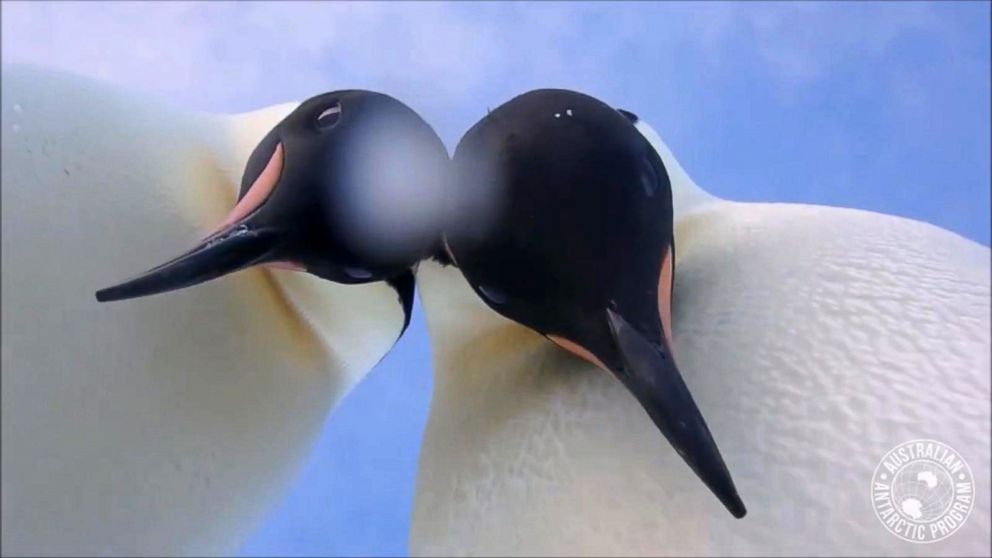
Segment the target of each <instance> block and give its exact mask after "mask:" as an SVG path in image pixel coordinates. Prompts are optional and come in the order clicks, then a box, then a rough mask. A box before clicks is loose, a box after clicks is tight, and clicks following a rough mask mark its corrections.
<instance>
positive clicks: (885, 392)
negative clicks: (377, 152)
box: [410, 90, 992, 556]
mask: <svg viewBox="0 0 992 558" xmlns="http://www.w3.org/2000/svg"><path fill="white" fill-rule="evenodd" d="M634 134H639V135H640V136H641V137H642V138H643V140H644V142H646V143H647V145H649V146H650V148H651V150H652V151H653V152H654V155H652V153H651V151H647V148H645V143H644V142H640V141H635V139H636V138H635V135H634ZM656 157H657V158H656ZM453 167H454V168H453V170H454V172H455V178H456V181H455V185H456V187H455V188H453V190H455V191H454V192H453V193H452V194H451V195H452V196H453V198H454V201H453V202H452V206H453V207H455V208H456V209H455V210H453V211H452V214H453V215H455V216H458V215H459V214H461V213H464V210H465V208H470V209H472V210H474V211H476V212H477V213H473V214H471V215H470V217H469V218H465V217H449V220H451V221H454V224H449V225H446V227H445V231H444V241H445V242H444V246H445V248H444V249H443V250H441V251H439V252H438V253H437V254H436V255H435V257H434V258H432V259H431V260H428V261H425V262H422V263H421V264H420V266H419V267H418V268H417V286H418V291H419V293H420V297H421V301H422V305H423V308H424V312H425V318H426V320H427V325H428V329H429V333H430V339H431V343H432V352H433V355H434V369H435V379H434V392H433V395H432V400H431V407H430V414H429V417H428V422H427V428H426V431H425V434H424V441H423V446H422V450H421V456H420V464H419V470H418V477H417V493H416V498H415V505H414V513H413V520H412V526H411V533H410V552H411V554H412V555H417V556H424V555H447V554H460V555H795V554H809V553H815V554H824V555H838V554H845V555H877V554H915V555H933V554H934V553H938V554H942V555H987V554H988V551H989V547H988V540H989V535H990V531H989V524H990V522H989V517H990V516H989V511H990V510H989V502H988V501H987V499H983V498H976V500H975V506H974V509H973V510H972V512H971V516H970V518H968V519H967V522H966V524H965V525H963V526H962V527H961V529H960V530H959V531H958V532H957V533H955V534H954V535H953V536H951V537H949V538H947V539H945V540H943V541H941V542H940V543H935V544H933V545H914V544H911V543H907V542H906V541H903V540H901V539H899V538H898V537H895V536H893V535H892V534H890V533H889V532H888V531H887V530H886V528H885V527H884V526H883V525H882V524H881V523H880V522H879V520H878V519H877V518H876V516H875V512H874V509H873V507H872V501H871V493H870V489H871V485H870V483H871V480H872V474H873V471H874V468H875V467H876V466H877V465H878V464H879V462H880V460H881V459H882V458H883V457H884V456H885V454H886V452H888V451H889V450H890V449H891V448H893V447H894V446H896V445H897V444H899V443H901V442H904V441H907V440H912V439H918V438H932V439H936V440H939V441H941V442H944V443H946V444H948V445H950V446H952V447H954V448H955V449H956V450H958V451H959V452H960V453H961V454H962V457H963V458H964V459H965V460H966V461H967V462H968V463H969V464H970V466H971V470H972V471H974V473H975V486H974V490H975V494H987V493H988V491H989V488H990V461H989V455H990V440H989V429H988V423H989V420H990V409H989V405H988V400H989V397H990V386H989V376H988V370H989V365H990V362H989V357H988V355H989V353H990V348H992V343H990V335H989V329H990V328H989V326H990V313H989V307H990V289H989V282H990V277H989V263H990V257H989V256H990V255H989V251H988V249H987V248H986V247H983V246H980V245H977V244H975V243H974V242H971V241H969V240H966V239H963V238H961V237H960V236H958V235H956V234H953V233H950V232H948V231H945V230H942V229H939V228H937V227H934V226H931V225H928V224H925V223H920V222H916V221H912V220H909V219H904V218H899V217H894V216H889V215H882V214H877V213H871V212H866V211H859V210H852V209H844V208H834V207H821V206H810V205H799V204H763V203H736V202H731V201H725V200H721V199H719V198H717V197H715V196H713V195H711V194H709V193H707V192H706V191H704V190H703V189H702V188H700V187H699V186H697V185H696V184H695V182H694V181H693V180H692V179H691V178H690V177H689V175H688V173H687V172H686V171H685V170H684V169H683V168H682V166H681V165H680V164H679V162H678V161H677V160H676V159H675V157H674V156H673V154H672V152H671V151H670V150H669V149H668V148H667V146H665V144H664V143H663V142H662V141H661V139H660V137H659V136H658V134H657V133H656V132H655V131H654V129H653V128H652V127H651V126H650V125H648V124H647V123H646V122H645V121H643V120H642V119H640V118H638V116H636V114H635V112H632V111H627V110H622V109H615V110H614V109H610V108H609V106H606V105H605V103H601V102H598V101H596V100H595V99H592V98H590V97H588V96H585V95H582V94H579V93H576V92H568V91H560V90H538V91H534V92H530V93H526V94H524V95H521V96H519V97H517V98H515V99H513V100H510V101H508V102H507V103H506V104H504V105H502V106H500V107H499V108H496V109H495V110H493V111H492V112H491V113H490V114H488V115H487V116H485V117H484V118H483V119H482V120H481V121H480V122H479V123H478V124H476V125H475V126H473V127H472V128H471V129H470V130H469V131H468V132H467V133H466V134H465V137H464V138H463V139H462V141H461V142H460V143H459V145H458V148H457V149H456V151H455V155H454V157H453ZM668 184H670V186H671V194H670V195H671V202H670V203H671V211H672V216H671V217H669V215H668V214H667V211H668V209H667V208H665V207H664V206H665V205H666V204H667V203H668V202H667V195H669V194H667V192H666V191H665V188H666V187H667V185H668ZM652 185H653V186H654V187H652ZM459 189H461V190H465V191H466V192H462V191H460V190H459ZM461 198H464V199H467V200H469V201H463V200H462V199H461ZM617 198H619V199H617ZM480 200H481V201H480ZM659 207H660V208H659ZM621 212H623V213H621ZM669 218H672V219H673V220H674V231H672V232H670V231H669V228H668V227H669V226H670V225H669V223H668V222H667V219H669ZM649 235H655V236H654V237H651V238H645V236H649ZM670 240H674V243H673V244H672V245H671V246H669V245H668V242H669V241H670ZM669 254H671V260H670V264H669V263H667V262H669ZM676 254H677V255H678V260H677V263H678V265H677V266H676V265H675V264H676V260H675V255H676ZM668 265H671V279H670V281H671V285H669V284H668V280H669V279H668V276H667V274H666V273H665V270H667V269H668ZM638 266H640V267H638ZM638 270H639V271H640V272H639V273H638V272H637V271H638ZM649 279H650V280H649ZM617 290H621V291H624V290H625V292H626V293H627V296H630V297H633V299H632V300H631V299H625V298H623V293H621V294H620V297H619V299H616V295H615V294H614V293H615V292H616V291H617ZM666 295H667V296H666ZM593 301H594V302H595V304H594V303H593ZM667 308H670V309H671V318H670V321H669V320H668V319H667V318H666V316H665V314H666V309H667ZM604 322H606V323H605V325H604ZM630 330H633V331H634V332H636V333H637V335H636V336H632V335H631V334H630V333H626V335H627V340H626V341H621V340H620V339H618V338H622V336H624V335H625V332H629V331H630ZM591 332H598V334H594V333H591ZM631 337H633V339H636V340H637V341H631V340H630V339H631ZM641 338H643V341H642V340H641ZM611 343H612V344H613V345H614V347H613V348H611V347H610V344H611ZM627 352H629V353H630V355H634V356H633V357H631V356H630V355H628V354H627ZM659 354H664V355H665V358H666V359H670V362H671V363H672V368H675V364H676V363H677V368H675V369H676V370H677V371H678V372H679V373H680V375H681V377H682V379H683V381H684V383H685V385H686V386H688V388H689V390H690V391H691V394H692V395H691V398H692V401H694V402H695V407H696V408H697V409H698V410H700V411H701V413H702V414H703V415H705V417H706V422H705V425H706V426H707V430H709V432H710V434H711V435H712V439H713V440H715V441H716V442H717V443H718V444H719V450H720V451H719V452H718V453H715V454H714V453H704V454H702V455H704V456H707V458H708V459H709V463H715V462H716V456H722V458H721V460H722V462H723V463H725V464H726V466H727V470H728V471H729V472H732V473H733V486H736V487H739V489H740V490H739V495H740V496H741V499H742V501H744V502H746V503H747V512H748V513H747V515H746V516H745V517H744V518H743V519H739V520H737V519H734V518H733V517H731V516H730V515H729V514H727V512H726V510H725V508H726V507H731V506H726V501H728V500H729V498H727V497H726V496H725V497H724V498H723V500H724V502H718V501H717V499H716V498H713V497H712V495H711V494H709V491H705V490H701V486H700V485H699V482H698V480H696V477H699V476H702V475H699V474H698V471H694V470H692V467H691V465H690V467H686V462H689V463H690V464H691V463H692V462H693V461H692V460H693V459H696V460H698V459H699V455H700V454H694V453H691V452H688V451H683V453H685V454H686V455H685V456H683V455H679V454H678V452H677V451H672V449H673V447H675V448H678V447H679V441H678V439H676V440H672V441H671V444H670V445H669V444H664V443H660V440H659V435H658V434H659V432H658V431H659V430H661V431H662V433H664V431H665V422H664V419H665V417H664V416H662V417H661V420H659V419H658V418H656V417H657V416H658V415H655V416H652V415H651V413H652V412H653V411H652V410H651V409H650V408H649V405H651V404H652V399H651V394H650V392H648V394H647V396H646V395H645V393H644V389H645V388H644V387H641V386H638V384H636V383H634V382H637V381H640V383H641V384H647V385H648V386H650V385H651V384H650V383H649V379H650V377H649V378H643V377H638V376H634V377H633V379H632V378H631V376H633V375H634V374H637V373H641V370H645V369H652V370H658V369H661V368H662V366H663V365H662V364H656V368H651V367H648V366H645V365H644V364H643V363H645V362H654V363H657V359H659V358H660V356H658V355H659ZM642 355H647V356H646V357H645V356H642ZM638 359H639V360H638ZM637 365H640V366H641V367H642V368H639V369H636V370H635V367H636V366H637ZM621 367H622V368H621ZM603 368H606V369H609V370H610V373H604V372H603V370H602V369H603ZM672 368H669V369H668V370H672ZM621 370H622V371H621ZM618 372H620V373H618ZM673 374H674V372H672V373H669V374H668V375H667V376H662V377H663V378H664V379H665V380H666V381H671V382H674V380H673V379H672V376H673ZM625 375H626V376H625ZM618 380H619V381H618ZM654 385H658V384H654ZM679 387H681V386H679ZM639 389H640V390H641V391H640V392H638V390H639ZM666 395H667V394H666ZM666 395H661V396H658V397H665V396H666ZM687 399H688V397H685V398H683V399H681V401H683V402H684V401H686V400H687ZM663 402H666V401H665V400H663V399H659V400H657V404H658V406H659V407H660V406H661V404H662V403H663ZM674 408H675V409H680V410H681V411H683V412H684V411H685V409H686V408H687V406H685V405H683V406H682V407H678V406H676V407H674ZM671 409H672V407H671V406H669V410H671ZM645 411H647V413H646V412H645ZM693 414H694V413H693ZM678 418H679V416H675V417H672V419H673V420H676V421H677V420H678ZM689 418H690V419H691V418H693V417H689ZM698 420H699V421H700V422H701V420H702V419H698ZM658 423H661V424H658ZM669 424H670V423H669ZM697 424H698V423H697ZM701 430H702V429H701V428H700V429H698V430H696V432H697V433H698V432H700V431H701ZM707 445H708V444H707ZM691 447H694V448H695V447H698V446H691ZM697 469H699V467H697ZM721 472H722V471H721ZM704 480H705V479H704ZM712 484H714V483H711V485H712ZM716 486H718V487H719V486H720V485H719V484H716ZM724 486H725V485H724ZM714 492H717V493H718V494H719V493H720V492H719V491H718V490H716V491H714ZM723 494H725V495H726V494H728V492H724V493H723ZM721 503H723V504H724V505H721ZM731 503H733V501H731Z"/></svg>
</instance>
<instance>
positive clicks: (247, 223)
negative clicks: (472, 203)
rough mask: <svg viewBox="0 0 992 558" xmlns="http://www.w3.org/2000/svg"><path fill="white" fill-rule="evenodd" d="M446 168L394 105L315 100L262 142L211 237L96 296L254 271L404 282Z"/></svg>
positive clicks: (407, 114)
mask: <svg viewBox="0 0 992 558" xmlns="http://www.w3.org/2000/svg"><path fill="white" fill-rule="evenodd" d="M448 164H449V158H448V153H447V150H446V149H445V147H444V144H443V143H442V142H441V140H440V138H439V137H438V136H437V134H436V133H435V132H434V130H433V129H432V128H431V127H430V125H428V124H427V123H426V122H425V121H424V120H423V119H422V118H420V116H419V115H417V113H416V112H414V111H413V110H412V109H410V108H409V107H407V106H406V105H404V104H403V103H401V102H399V101H397V100H396V99H394V98H392V97H389V96H387V95H384V94H381V93H375V92H372V91H363V90H343V91H334V92H331V93H326V94H323V95H318V96H316V97H313V98H311V99H308V100H307V101H305V102H303V103H302V104H301V105H299V107H297V108H296V109H295V110H294V111H293V112H291V113H290V114H289V115H287V116H286V117H285V118H284V119H283V120H282V121H281V122H279V124H277V125H276V126H275V127H274V128H273V129H272V130H271V131H270V132H269V133H268V134H267V135H266V136H265V137H264V138H263V139H262V140H261V142H259V144H258V146H257V147H256V148H255V149H254V151H253V152H252V154H251V156H250V157H249V159H248V161H247V164H246V165H245V170H244V174H243V177H242V180H241V188H240V193H239V196H238V202H237V205H236V206H235V207H234V209H233V210H232V211H231V213H230V214H229V215H228V216H227V218H226V219H224V221H223V222H222V223H220V225H218V226H217V227H216V229H215V230H214V231H213V232H212V233H210V234H209V235H207V236H206V238H204V239H203V240H202V241H201V242H200V243H199V244H198V245H197V246H195V247H194V248H193V249H191V250H189V251H188V252H186V253H184V254H182V255H181V256H179V257H177V258H175V259H173V260H171V261H169V262H167V263H165V264H162V265H160V266H158V267H155V268H153V269H151V270H149V271H148V272H146V273H144V274H142V275H140V276H138V277H136V278H134V279H131V280H129V281H126V282H124V283H121V284H119V285H116V286H113V287H109V288H106V289H103V290H100V291H98V292H97V299H98V300H100V301H109V300H119V299H126V298H134V297H140V296H147V295H152V294H157V293H162V292H166V291H170V290H174V289H180V288H184V287H188V286H192V285H196V284H198V283H202V282H204V281H208V280H210V279H214V278H217V277H220V276H222V275H225V274H228V273H232V272H234V271H238V270H241V269H245V268H248V267H251V266H256V265H262V264H270V265H277V266H282V267H290V268H293V269H297V270H301V271H306V272H308V273H311V274H314V275H316V276H319V277H322V278H324V279H328V280H331V281H335V282H340V283H367V282H372V281H379V280H388V279H391V278H395V277H397V276H398V275H401V274H409V269H410V267H411V266H412V265H413V264H415V263H416V262H417V261H419V260H420V259H421V258H422V257H423V255H424V254H425V253H427V252H428V251H429V250H430V249H431V248H432V246H433V245H434V242H435V240H436V238H437V235H438V234H439V233H438V227H437V224H436V218H435V217H434V216H433V215H432V213H431V212H432V211H433V208H434V207H440V205H441V203H442V202H441V198H440V196H441V187H442V182H443V177H444V176H445V173H446V172H447V168H448Z"/></svg>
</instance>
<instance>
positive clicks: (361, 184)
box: [2, 67, 448, 555]
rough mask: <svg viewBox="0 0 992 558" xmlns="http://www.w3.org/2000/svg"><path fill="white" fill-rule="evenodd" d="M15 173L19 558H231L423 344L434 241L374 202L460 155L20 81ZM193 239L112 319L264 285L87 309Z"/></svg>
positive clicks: (379, 100)
mask: <svg viewBox="0 0 992 558" xmlns="http://www.w3.org/2000/svg"><path fill="white" fill-rule="evenodd" d="M2 162H3V177H2V184H3V186H2V188H3V285H4V289H3V311H2V312H3V329H4V336H3V452H2V454H3V458H2V459H3V479H2V481H3V486H2V488H3V490H2V494H3V506H2V509H3V511H2V514H3V516H2V528H3V529H2V530H3V533H2V534H3V541H4V542H3V551H4V554H12V555H20V554H58V555H66V554H84V555H98V554H99V555H105V554H124V555H207V554H211V555H213V554H233V553H234V552H235V550H236V548H237V547H238V545H239V544H240V543H241V541H242V540H243V539H244V538H245V537H246V536H247V535H248V534H249V533H250V532H251V530H252V528H253V527H254V526H255V525H256V524H257V523H258V521H259V520H260V518H261V516H262V514H263V513H264V512H265V511H266V510H267V509H268V508H270V507H271V506H272V505H273V504H274V503H275V502H276V501H277V498H278V497H279V496H280V495H281V493H282V492H283V490H284V488H285V487H286V486H287V483H288V481H289V480H290V479H291V478H292V477H293V475H294V473H295V472H296V470H297V469H298V467H299V464H300V463H301V461H302V459H303V457H305V455H306V454H307V452H308V449H309V448H310V446H311V444H312V442H313V440H314V439H315V438H316V436H317V434H318V432H319V429H320V427H321V425H322V423H323V420H324V418H325V416H326V415H327V414H328V412H329V411H330V410H331V409H332V408H333V407H334V406H335V405H336V404H337V402H338V401H340V400H341V398H342V397H343V396H344V395H345V394H346V393H347V392H348V391H349V389H350V388H351V387H352V386H353V385H354V384H355V383H356V382H358V381H359V380H360V379H361V378H362V377H363V375H364V374H365V373H366V372H368V371H369V370H370V369H371V368H372V367H373V366H374V365H375V364H376V363H377V362H378V361H379V360H380V359H381V358H382V357H383V355H384V354H385V353H386V352H387V351H388V350H389V349H390V348H391V347H392V346H393V344H394V343H395V341H396V340H397V338H398V337H399V336H400V335H401V334H402V332H403V330H404V328H405V327H406V325H407V323H408V322H409V315H410V311H411V306H412V301H413V298H412V297H413V288H414V286H413V276H412V273H411V272H410V270H409V267H408V266H406V265H403V264H402V263H401V262H403V261H405V260H406V259H408V258H418V257H419V255H417V254H419V251H420V250H422V249H423V247H424V246H426V244H425V243H426V242H433V241H434V237H435V236H436V235H435V233H433V232H425V231H426V230H427V229H425V228H424V227H426V226H428V225H425V223H426V221H424V220H423V219H421V220H419V221H418V220H416V219H413V220H407V221H404V222H400V223H399V224H395V221H396V220H395V219H386V218H383V216H382V215H381V214H380V213H376V212H375V211H374V207H375V204H370V200H381V199H382V198H384V197H386V198H388V197H390V196H393V197H395V196H396V195H398V194H396V192H400V194H402V192H403V191H408V190H404V189H403V188H396V187H395V186H396V184H397V182H398V181H402V183H403V186H404V188H408V187H410V186H413V187H416V186H418V185H423V186H424V188H425V189H430V188H431V185H430V184H426V183H427V182H430V181H431V180H433V179H434V178H435V177H436V176H437V173H438V172H441V171H439V170H438V169H439V168H444V166H446V165H447V164H448V154H447V150H446V149H445V148H444V146H443V144H442V143H441V141H440V139H438V137H437V136H436V134H434V132H433V130H432V129H431V127H430V126H429V125H427V124H426V122H424V121H423V120H422V119H421V118H420V117H419V116H418V115H417V114H416V113H415V112H414V111H413V110H411V109H410V108H409V107H407V106H406V105H404V104H402V103H400V102H399V101H397V100H395V99H393V98H391V97H389V96H387V95H383V94H379V93H375V92H371V91H360V90H344V91H335V92H332V93H328V94H324V95H318V96H317V97H314V98H312V99H310V100H307V101H305V102H303V103H287V104H282V105H278V106H274V107H270V108H267V109H263V110H259V111H255V112H250V113H245V114H237V115H231V116H221V115H210V114H202V113H189V112H181V111H177V110H174V109H171V108H169V107H167V106H164V105H163V104H160V103H157V102H153V101H150V100H148V99H146V98H142V97H140V96H135V95H132V94H127V93H123V92H120V91H117V90H115V89H114V88H111V87H108V86H105V85H102V84H98V83H94V82H91V81H88V80H86V79H82V78H78V77H73V76H69V75H65V74H60V73H55V72H50V71H47V70H38V69H33V68H24V67H10V68H4V71H3V159H2ZM425 195H426V194H425V193H424V192H418V196H421V197H423V196H425ZM235 200H237V203H235ZM232 206H234V209H233V211H231V210H230V208H231V207H232ZM370 208H372V209H370ZM225 214H226V215H227V216H226V217H224V215H225ZM387 217H389V216H387ZM415 221H416V222H415ZM217 223H220V225H217ZM390 226H392V227H394V228H393V229H390V228H389V227H390ZM396 227H398V228H396ZM396 231H401V232H402V233H403V234H402V235H401V236H402V238H401V239H400V240H396V239H395V237H394V236H392V235H393V233H395V232H396ZM197 236H199V237H200V238H201V239H202V240H201V241H199V242H198V243H197V245H196V247H195V248H193V249H192V250H190V251H188V252H186V253H185V254H183V255H181V256H180V257H178V258H174V259H172V260H169V261H168V262H167V263H166V264H163V265H161V266H158V267H155V268H153V269H152V270H151V271H149V272H148V273H145V274H142V275H140V276H138V277H136V278H134V279H132V280H129V281H125V282H124V283H121V284H119V285H116V286H113V287H110V288H105V289H101V290H99V292H98V294H97V299H99V300H102V301H110V300H118V299H123V298H133V297H138V296H145V295H151V294H157V293H161V292H164V291H167V290H173V289H178V288H181V287H186V286H191V285H194V284H197V283H201V282H204V281H207V280H209V279H213V278H217V277H220V276H221V275H224V274H227V273H230V272H233V271H238V270H242V269H247V268H251V269H249V270H247V271H245V272H243V273H238V274H234V275H232V276H230V277H227V278H225V279H223V280H222V281H216V282H212V283H209V284H207V285H203V286H202V287H199V288H196V289H190V290H187V291H183V292H180V293H174V294H170V295H164V296H154V297H150V298H147V299H143V300H141V301H137V302H133V303H128V304H99V303H98V302H97V301H95V300H94V299H93V291H94V290H96V289H97V288H98V287H101V286H104V285H106V284H107V283H109V282H111V281H112V280H113V279H115V278H119V277H120V276H121V275H122V274H124V273H126V272H128V271H129V270H134V269H135V268H138V267H139V266H142V265H145V266H147V265H149V264H150V263H153V262H154V261H155V260H157V259H160V258H162V257H163V256H165V255H167V254H168V253H169V252H172V251H173V250H175V249H176V248H177V247H179V246H182V245H183V244H186V243H188V242H190V241H191V239H192V238H195V237H197ZM425 239H426V240H425ZM299 271H305V272H306V273H300V272H299ZM327 504H328V505H329V506H332V505H333V502H328V503H327Z"/></svg>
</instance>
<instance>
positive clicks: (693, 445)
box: [606, 309, 747, 518]
mask: <svg viewBox="0 0 992 558" xmlns="http://www.w3.org/2000/svg"><path fill="white" fill-rule="evenodd" d="M606 312H607V320H608V322H609V326H610V333H611V334H612V336H613V342H614V344H615V345H616V348H617V350H618V351H619V353H620V361H621V363H622V365H621V366H622V367H621V368H620V369H619V370H612V372H613V373H614V375H616V376H617V378H619V379H620V381H621V382H623V384H624V385H625V386H626V387H627V389H628V390H630V392H631V393H633V394H634V396H635V397H636V398H637V400H638V401H639V402H640V403H641V406H643V407H644V409H645V410H646V411H647V413H648V415H650V417H651V420H652V421H654V423H655V425H656V426H657V427H658V429H659V430H661V432H662V434H664V436H665V438H667V439H668V442H669V443H670V444H672V446H673V447H674V448H675V450H676V451H677V452H678V454H679V455H681V456H682V459H684V460H685V462H686V464H688V465H689V467H690V468H692V470H693V471H694V472H695V473H696V475H697V476H698V477H699V478H700V479H701V480H702V481H703V482H704V483H705V484H706V486H708V487H709V489H710V490H711V491H713V493H714V494H715V495H716V497H717V498H719V499H720V501H721V502H722V503H723V505H724V506H726V508H727V510H728V511H730V513H731V514H733V516H734V517H737V518H741V517H744V515H745V514H746V513H747V509H746V508H745V507H744V503H743V502H742V501H741V498H740V496H738V494H737V488H736V487H735V486H734V481H733V480H732V479H731V477H730V472H729V471H728V470H727V465H726V464H725V463H724V462H723V457H721V456H720V450H719V449H717V447H716V442H715V441H714V440H713V435H712V434H710V430H709V428H708V427H707V426H706V422H705V421H704V420H703V415H702V413H700V411H699V408H698V407H697V406H696V402H695V401H693V399H692V395H691V394H690V393H689V388H688V387H686V385H685V381H683V380H682V375H681V374H680V373H679V370H678V368H677V367H676V366H675V361H674V359H673V358H672V355H671V352H670V350H669V347H668V346H667V345H668V344H667V340H663V341H662V346H658V345H656V344H653V343H651V342H650V341H648V340H647V339H646V338H645V337H644V336H643V335H642V334H641V333H640V332H639V331H637V330H636V329H635V328H634V327H633V326H631V325H630V323H628V322H627V320H625V319H624V318H623V316H621V315H620V314H618V313H617V312H614V311H613V310H612V309H608V310H607V311H606Z"/></svg>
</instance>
